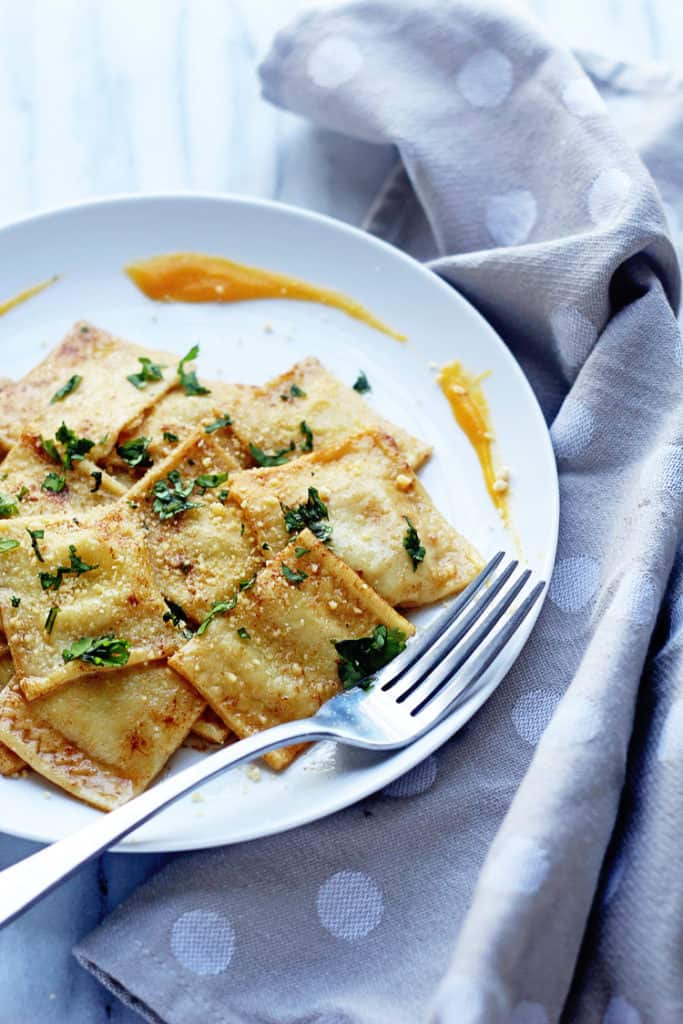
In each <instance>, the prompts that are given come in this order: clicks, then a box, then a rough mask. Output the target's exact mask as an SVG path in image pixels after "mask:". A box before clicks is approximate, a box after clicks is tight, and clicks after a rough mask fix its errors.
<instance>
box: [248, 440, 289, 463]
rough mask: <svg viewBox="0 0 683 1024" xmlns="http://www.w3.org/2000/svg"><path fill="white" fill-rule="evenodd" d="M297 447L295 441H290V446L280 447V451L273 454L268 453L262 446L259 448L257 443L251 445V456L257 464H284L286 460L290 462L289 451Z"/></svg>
mask: <svg viewBox="0 0 683 1024" xmlns="http://www.w3.org/2000/svg"><path fill="white" fill-rule="evenodd" d="M295 448H296V445H295V444H294V442H293V441H290V443H289V447H287V448H280V450H279V451H277V452H273V454H272V455H267V454H266V453H265V452H264V451H263V449H262V448H257V446H256V445H255V444H250V445H249V451H250V452H251V457H252V458H253V460H254V462H255V463H256V464H257V466H283V465H284V464H285V462H289V453H290V452H293V451H294V449H295Z"/></svg>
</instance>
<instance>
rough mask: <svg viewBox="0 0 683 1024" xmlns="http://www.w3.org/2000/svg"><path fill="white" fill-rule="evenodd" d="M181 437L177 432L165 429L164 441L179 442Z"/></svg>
mask: <svg viewBox="0 0 683 1024" xmlns="http://www.w3.org/2000/svg"><path fill="white" fill-rule="evenodd" d="M179 440H180V438H179V437H178V435H177V434H174V433H172V432H171V431H170V430H165V431H164V441H168V443H169V444H178V441H179Z"/></svg>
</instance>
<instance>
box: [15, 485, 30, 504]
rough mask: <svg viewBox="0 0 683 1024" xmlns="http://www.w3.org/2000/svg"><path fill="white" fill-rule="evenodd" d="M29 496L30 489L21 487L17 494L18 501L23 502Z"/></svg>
mask: <svg viewBox="0 0 683 1024" xmlns="http://www.w3.org/2000/svg"><path fill="white" fill-rule="evenodd" d="M27 494H28V487H21V488H20V489H19V493H18V494H17V501H23V500H24V498H25V497H26V495H27Z"/></svg>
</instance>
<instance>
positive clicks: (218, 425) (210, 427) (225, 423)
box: [204, 412, 232, 434]
mask: <svg viewBox="0 0 683 1024" xmlns="http://www.w3.org/2000/svg"><path fill="white" fill-rule="evenodd" d="M231 423H232V418H231V416H230V415H229V413H227V412H226V414H225V416H219V417H218V419H217V420H214V421H213V423H209V424H207V426H205V427H204V433H205V434H213V433H214V431H216V430H222V428H223V427H229V426H230V424H231Z"/></svg>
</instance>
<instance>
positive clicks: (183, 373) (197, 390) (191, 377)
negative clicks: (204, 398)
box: [178, 345, 211, 395]
mask: <svg viewBox="0 0 683 1024" xmlns="http://www.w3.org/2000/svg"><path fill="white" fill-rule="evenodd" d="M198 355H199V345H193V346H192V348H191V349H190V351H189V352H188V353H187V355H186V356H183V358H182V359H181V360H180V362H179V363H178V380H179V382H180V386H181V388H183V389H184V391H185V394H186V395H210V394H211V392H210V390H209V388H205V387H203V385H202V384H200V383H199V381H198V380H197V374H196V372H195V371H194V370H186V369H185V363H191V362H192V360H193V359H196V358H197V356H198Z"/></svg>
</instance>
